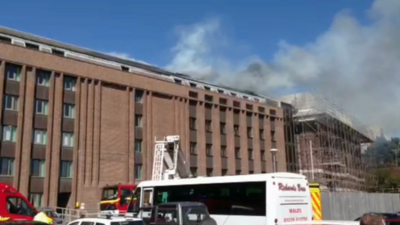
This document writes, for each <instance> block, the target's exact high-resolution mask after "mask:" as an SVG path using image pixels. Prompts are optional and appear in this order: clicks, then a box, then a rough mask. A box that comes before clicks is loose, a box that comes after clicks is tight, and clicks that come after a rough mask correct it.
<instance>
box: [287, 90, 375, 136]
mask: <svg viewBox="0 0 400 225" xmlns="http://www.w3.org/2000/svg"><path fill="white" fill-rule="evenodd" d="M280 101H282V102H287V103H289V104H291V105H292V106H293V107H294V108H295V109H296V113H295V114H294V115H293V117H295V118H296V117H297V118H298V119H299V121H302V120H304V121H306V120H312V118H313V116H314V117H316V116H318V115H323V114H325V115H326V114H327V115H329V116H331V117H333V118H335V119H337V120H339V121H340V122H342V123H344V124H346V125H348V126H349V127H351V128H353V129H354V130H356V131H358V132H360V133H361V134H362V135H364V136H365V137H367V138H369V139H370V140H374V138H373V133H372V131H371V130H370V129H369V128H368V127H366V126H364V125H363V124H361V123H360V122H359V121H358V120H356V119H355V118H354V117H352V116H350V115H348V114H346V113H345V112H344V111H343V110H342V109H340V108H339V107H338V106H336V105H335V104H334V103H332V102H330V101H329V100H328V99H326V98H324V97H321V96H318V95H313V94H311V93H308V92H306V93H298V94H292V95H286V96H283V97H281V98H280Z"/></svg>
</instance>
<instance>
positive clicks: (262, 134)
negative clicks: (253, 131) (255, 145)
mask: <svg viewBox="0 0 400 225" xmlns="http://www.w3.org/2000/svg"><path fill="white" fill-rule="evenodd" d="M260 139H261V140H264V139H265V138H264V129H260Z"/></svg>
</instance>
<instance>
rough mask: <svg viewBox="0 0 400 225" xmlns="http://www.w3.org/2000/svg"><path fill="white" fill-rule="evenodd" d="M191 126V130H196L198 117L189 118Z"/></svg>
mask: <svg viewBox="0 0 400 225" xmlns="http://www.w3.org/2000/svg"><path fill="white" fill-rule="evenodd" d="M189 128H190V129H191V130H196V118H193V117H190V118H189Z"/></svg>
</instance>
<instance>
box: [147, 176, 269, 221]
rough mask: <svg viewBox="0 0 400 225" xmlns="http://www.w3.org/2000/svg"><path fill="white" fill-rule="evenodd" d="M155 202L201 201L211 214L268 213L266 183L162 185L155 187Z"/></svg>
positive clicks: (263, 214)
mask: <svg viewBox="0 0 400 225" xmlns="http://www.w3.org/2000/svg"><path fill="white" fill-rule="evenodd" d="M154 191H155V194H154V198H155V204H156V205H157V204H160V203H166V202H186V201H198V202H202V203H204V204H205V205H206V206H207V208H208V211H209V212H210V214H214V215H240V216H265V215H266V183H265V181H264V182H243V183H217V184H215V183H211V184H187V185H171V186H160V187H155V188H154Z"/></svg>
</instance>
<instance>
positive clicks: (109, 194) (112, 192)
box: [101, 187, 118, 200]
mask: <svg viewBox="0 0 400 225" xmlns="http://www.w3.org/2000/svg"><path fill="white" fill-rule="evenodd" d="M117 197H118V188H116V187H115V188H104V189H103V194H102V197H101V200H111V199H116V198H117Z"/></svg>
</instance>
